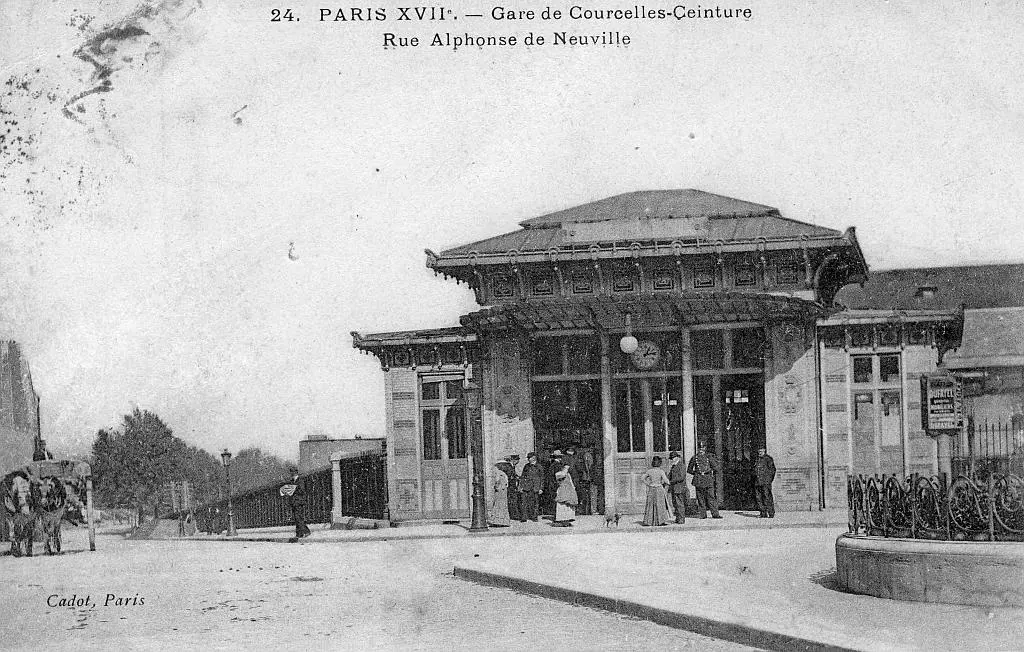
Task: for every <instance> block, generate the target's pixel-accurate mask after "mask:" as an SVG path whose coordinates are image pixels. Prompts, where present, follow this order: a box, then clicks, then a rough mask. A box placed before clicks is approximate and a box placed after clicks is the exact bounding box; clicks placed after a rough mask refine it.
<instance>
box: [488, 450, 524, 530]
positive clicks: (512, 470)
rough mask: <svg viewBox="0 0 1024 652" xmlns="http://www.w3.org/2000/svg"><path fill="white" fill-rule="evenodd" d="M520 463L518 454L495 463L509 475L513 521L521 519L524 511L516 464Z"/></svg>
mask: <svg viewBox="0 0 1024 652" xmlns="http://www.w3.org/2000/svg"><path fill="white" fill-rule="evenodd" d="M517 464H519V456H518V455H509V456H508V457H506V458H505V459H504V460H502V461H500V462H498V463H497V464H495V466H496V467H498V468H499V469H501V470H502V472H504V473H505V475H507V476H508V516H509V518H510V519H512V520H513V521H521V520H523V519H522V513H521V510H520V509H519V484H518V483H519V474H518V473H516V465H517Z"/></svg>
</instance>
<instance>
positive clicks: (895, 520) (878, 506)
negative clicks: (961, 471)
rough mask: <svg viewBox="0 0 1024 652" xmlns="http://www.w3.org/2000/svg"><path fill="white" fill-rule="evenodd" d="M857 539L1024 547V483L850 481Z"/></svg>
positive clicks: (992, 477) (1004, 479)
mask: <svg viewBox="0 0 1024 652" xmlns="http://www.w3.org/2000/svg"><path fill="white" fill-rule="evenodd" d="M846 495H847V506H848V509H849V528H850V532H851V533H853V534H864V535H868V536H881V537H894V538H903V539H942V540H947V541H1024V480H1022V478H1021V476H1019V475H1016V474H1012V473H994V472H989V473H985V474H984V475H974V476H971V477H969V476H966V475H958V476H954V479H953V481H952V482H948V481H947V477H946V476H945V474H943V475H940V476H931V477H929V476H923V475H919V474H916V473H915V474H913V475H911V476H910V477H908V478H901V477H899V476H895V475H893V476H887V475H882V476H881V477H879V476H877V475H876V476H869V477H867V478H865V477H864V476H860V475H858V476H853V475H848V476H847V477H846Z"/></svg>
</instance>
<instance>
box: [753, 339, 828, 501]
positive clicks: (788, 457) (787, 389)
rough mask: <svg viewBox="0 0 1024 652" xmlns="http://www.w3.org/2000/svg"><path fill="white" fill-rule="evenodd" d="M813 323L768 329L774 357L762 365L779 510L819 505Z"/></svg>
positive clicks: (816, 387)
mask: <svg viewBox="0 0 1024 652" xmlns="http://www.w3.org/2000/svg"><path fill="white" fill-rule="evenodd" d="M813 328H814V327H813V326H809V327H806V328H801V327H794V326H792V325H789V326H785V325H783V326H772V327H769V328H767V329H766V331H767V333H766V335H767V337H768V338H769V340H770V341H771V350H772V357H771V360H770V361H768V364H767V365H766V367H765V387H764V389H765V428H766V429H765V435H766V439H767V447H768V453H769V454H770V455H771V456H772V457H773V458H774V459H775V467H776V469H777V470H778V473H777V475H776V477H775V484H774V485H773V490H774V495H775V502H776V504H777V505H778V507H779V509H781V510H791V511H796V510H812V509H818V436H817V435H818V412H817V410H818V401H819V400H818V381H817V378H816V377H815V356H814V346H813V342H814V333H813Z"/></svg>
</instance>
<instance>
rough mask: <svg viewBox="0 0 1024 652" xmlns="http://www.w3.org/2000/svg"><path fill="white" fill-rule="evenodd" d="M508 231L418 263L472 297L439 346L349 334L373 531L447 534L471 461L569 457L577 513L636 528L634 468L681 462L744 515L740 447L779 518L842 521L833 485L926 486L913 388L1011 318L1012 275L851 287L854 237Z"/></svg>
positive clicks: (655, 222) (665, 230)
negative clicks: (819, 514) (762, 459)
mask: <svg viewBox="0 0 1024 652" xmlns="http://www.w3.org/2000/svg"><path fill="white" fill-rule="evenodd" d="M519 227H520V228H519V229H517V230H515V231H512V232H509V233H504V234H501V235H498V236H495V237H493V238H489V239H487V240H483V241H480V242H474V243H470V244H466V245H462V246H459V247H455V248H452V249H448V250H445V251H442V252H441V253H434V252H432V251H430V250H428V251H427V267H428V268H430V269H432V270H433V271H434V272H435V273H437V274H442V275H444V277H445V278H449V279H452V280H453V281H455V282H457V283H465V284H467V285H468V286H469V288H470V289H471V290H472V291H473V292H474V294H475V298H476V301H477V303H478V304H479V309H478V310H475V311H474V312H471V313H469V314H466V315H462V316H461V317H460V318H459V325H458V326H451V327H444V328H436V329H428V330H417V331H396V332H379V333H372V334H360V333H357V332H353V333H352V338H353V345H354V346H355V347H356V348H358V349H360V350H362V351H364V352H367V353H370V354H373V355H375V356H376V357H377V358H378V359H379V360H380V363H381V368H382V370H383V371H384V373H385V374H386V378H385V388H386V389H385V396H384V403H385V415H386V420H387V423H386V437H387V456H388V485H389V507H390V516H391V519H392V520H395V521H401V520H416V519H458V518H467V517H468V516H469V515H470V495H471V479H472V468H471V457H472V455H471V447H472V444H473V443H474V441H476V442H478V443H479V445H481V446H482V449H483V450H482V459H483V460H484V464H483V466H484V471H485V474H486V475H487V476H488V479H489V476H490V474H491V473H492V472H493V465H494V463H495V462H496V461H498V460H500V459H502V458H503V457H505V456H506V455H510V454H517V455H520V456H521V457H522V458H523V459H524V460H525V457H526V453H527V452H529V451H538V452H539V453H541V455H542V459H543V457H544V455H545V454H546V453H547V452H550V451H551V450H553V449H556V448H564V447H565V446H567V445H570V444H572V445H575V446H576V447H577V448H578V449H580V450H581V451H583V452H585V453H586V455H588V456H589V457H590V458H591V459H592V460H593V468H592V473H591V477H590V483H591V492H590V494H591V496H592V498H591V500H592V505H591V506H590V508H591V509H592V510H593V511H594V512H595V513H612V512H613V511H614V512H618V513H635V512H642V511H643V506H644V501H645V487H644V486H643V484H642V483H641V482H640V476H641V474H643V472H644V471H645V470H646V469H647V468H649V465H650V460H651V458H652V457H653V456H654V455H661V456H662V457H665V456H666V455H667V453H668V452H670V451H674V450H675V451H680V452H681V453H682V455H683V458H684V463H685V462H686V461H688V460H689V458H690V457H692V455H693V454H694V452H695V451H696V448H697V445H698V444H700V443H704V444H706V445H707V446H708V449H709V450H710V451H711V452H713V453H714V454H715V455H716V456H717V458H718V459H719V461H720V464H721V469H720V473H719V474H718V487H717V493H718V496H719V500H720V502H721V503H722V505H723V506H724V507H725V508H726V509H750V508H753V507H754V497H753V487H752V481H751V476H752V471H753V463H754V459H755V457H756V454H757V449H758V448H760V447H765V448H767V450H768V453H769V454H770V455H772V456H773V457H774V459H775V463H776V466H777V468H778V475H777V477H776V480H775V486H774V490H775V497H776V503H777V504H778V506H779V509H781V510H814V509H820V508H824V507H843V506H845V505H846V475H847V473H849V472H863V473H882V472H884V473H910V472H915V471H919V472H935V470H936V468H937V463H938V462H937V451H936V443H935V441H934V440H933V438H932V437H929V436H928V434H926V433H925V431H924V428H923V426H922V421H921V393H920V379H921V377H922V376H923V375H927V374H931V373H935V372H937V371H939V370H941V366H940V365H941V363H942V359H943V356H944V355H945V354H946V353H947V352H949V351H952V350H954V349H956V348H958V347H959V346H960V345H961V338H962V334H963V330H964V314H965V310H967V309H975V308H980V309H991V308H1002V307H1006V306H1021V305H1024V301H1022V300H1021V296H1020V295H1021V291H1022V290H1021V289H1022V287H1024V266H1021V265H1007V266H996V267H991V268H935V269H932V270H894V271H891V272H881V273H877V274H871V273H869V270H868V266H867V263H866V262H865V258H864V255H863V252H862V251H861V248H860V245H859V243H858V241H857V237H856V233H855V230H854V229H853V228H852V227H851V228H848V229H846V230H845V231H837V230H833V229H829V228H824V227H820V226H816V225H813V224H808V223H805V222H800V221H797V220H793V219H789V218H786V217H784V216H782V215H781V214H780V213H779V211H778V210H777V209H775V208H771V207H769V206H764V205H760V204H756V203H751V202H748V201H743V200H739V199H732V198H728V197H723V196H720V195H715V194H711V193H707V192H703V191H700V190H666V191H645V192H632V193H627V194H623V195H617V196H614V197H610V198H607V199H603V200H600V201H596V202H592V203H588V204H584V205H582V206H576V207H573V208H568V209H566V210H562V211H559V212H555V213H551V214H548V215H542V216H539V217H533V218H531V219H526V220H525V221H522V222H520V223H519ZM993 273H996V274H1003V275H1004V276H1006V278H1005V279H1004V281H1006V282H1004V283H1002V284H1001V285H1000V286H999V287H993V283H992V282H991V275H992V274H993ZM981 286H984V288H985V289H984V291H981V292H980V293H979V292H978V291H977V288H979V287H981ZM485 486H490V482H485ZM691 493H692V492H691ZM488 499H489V496H488Z"/></svg>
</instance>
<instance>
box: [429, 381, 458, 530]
mask: <svg viewBox="0 0 1024 652" xmlns="http://www.w3.org/2000/svg"><path fill="white" fill-rule="evenodd" d="M468 419H469V415H468V410H467V405H466V395H465V392H464V390H463V380H462V377H461V376H460V377H451V376H424V377H422V378H421V379H420V434H421V442H422V450H423V455H422V458H421V462H420V467H421V468H420V471H421V475H422V478H423V488H422V505H423V516H424V518H439V519H445V520H454V519H459V518H468V517H469V516H470V497H469V459H468V458H469V421H468Z"/></svg>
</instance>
